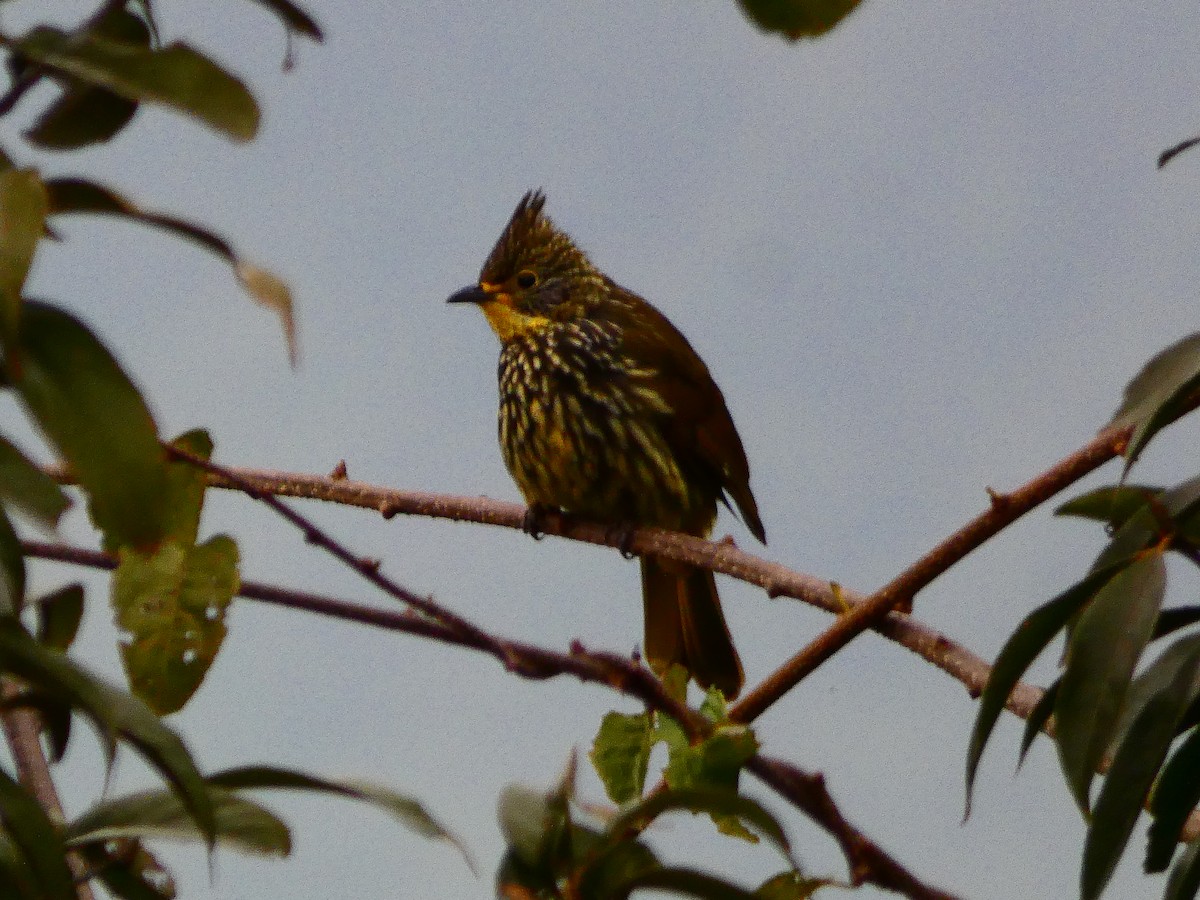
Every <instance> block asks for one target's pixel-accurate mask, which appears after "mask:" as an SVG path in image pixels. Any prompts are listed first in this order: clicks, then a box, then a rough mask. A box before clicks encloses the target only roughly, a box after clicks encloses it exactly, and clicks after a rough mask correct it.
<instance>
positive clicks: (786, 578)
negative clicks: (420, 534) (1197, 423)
mask: <svg viewBox="0 0 1200 900" xmlns="http://www.w3.org/2000/svg"><path fill="white" fill-rule="evenodd" d="M224 468H225V471H227V472H228V473H229V475H230V476H232V477H222V476H221V475H219V474H214V473H210V475H209V481H210V484H212V485H213V486H214V487H220V488H228V489H233V490H240V489H241V488H239V487H238V485H237V484H236V483H235V482H234V480H233V477H236V478H237V479H238V481H240V482H245V483H247V484H250V485H253V486H254V488H255V489H256V490H258V491H261V492H264V493H270V494H275V495H278V496H286V497H298V498H304V499H311V500H324V501H328V502H331V503H338V504H341V505H347V506H357V507H360V508H363V509H371V510H375V511H377V512H379V513H380V514H381V515H383V516H384V517H385V518H391V517H392V516H395V515H400V514H404V515H414V516H427V517H430V518H440V519H450V520H451V521H456V522H475V523H478V524H483V525H496V526H500V527H505V528H514V529H521V528H522V527H523V525H524V520H525V511H526V508H525V507H524V506H523V505H521V504H519V503H511V502H506V501H503V500H493V499H490V498H488V497H460V496H453V495H450V494H437V493H431V492H427V491H403V490H394V489H390V488H384V487H379V486H376V485H372V484H367V483H366V482H359V481H350V480H348V479H346V478H345V477H344V476H343V477H327V476H320V475H306V474H299V473H294V472H278V471H270V470H263V469H248V468H238V467H234V466H227V467H224ZM340 468H341V467H340V466H339V469H340ZM55 474H56V476H57V477H58V478H60V479H61V480H68V479H66V477H65V475H64V474H63V473H62V472H56V473H55ZM540 525H541V528H542V529H543V530H544V532H545V533H546V534H549V535H554V536H557V537H562V538H566V539H569V540H574V541H580V542H583V543H589V544H596V545H600V546H607V547H613V548H617V549H620V547H621V539H620V536H618V535H614V534H613V530H612V529H611V528H610V527H608V526H605V525H603V524H601V523H596V522H589V521H585V520H582V519H577V518H575V517H573V516H566V515H562V514H557V513H550V514H548V515H547V516H546V517H545V520H544V521H543V522H542V523H540ZM628 549H629V550H630V551H631V552H633V553H637V554H640V555H654V556H662V557H666V558H668V559H676V560H680V561H681V562H687V563H690V564H692V565H696V566H702V567H704V568H707V569H711V570H712V571H714V572H720V573H721V574H724V575H728V576H730V577H731V578H735V579H737V580H739V581H744V582H746V583H748V584H753V585H757V586H758V587H761V588H762V589H763V590H765V591H766V592H767V594H768V595H769V596H771V597H773V598H777V597H789V598H792V599H796V600H801V601H803V602H804V603H807V604H809V605H811V606H815V607H817V608H819V609H823V610H825V611H826V612H831V613H834V614H842V613H846V612H847V611H848V610H849V611H854V610H856V609H857V608H858V607H859V606H861V605H862V604H863V603H865V602H866V600H867V597H866V595H864V594H860V593H858V592H855V591H851V590H848V589H845V588H839V589H838V590H836V591H835V590H834V589H833V587H832V586H831V585H830V583H829V582H828V581H823V580H821V579H819V578H816V577H814V576H812V575H806V574H804V573H802V572H797V571H794V570H792V569H789V568H787V567H786V566H783V565H780V564H779V563H775V562H771V561H770V560H766V559H763V558H761V557H758V556H755V555H753V554H751V553H747V552H746V551H744V550H740V549H738V548H737V547H736V546H735V545H734V544H733V543H732V542H730V541H728V540H725V541H717V542H713V541H706V540H703V539H701V538H697V537H692V536H690V535H685V534H679V533H677V532H671V531H660V530H658V529H655V528H638V529H635V530H634V532H633V534H632V537H631V539H630V541H629V543H628ZM870 627H871V628H872V629H874V630H875V631H877V632H878V633H879V634H882V635H883V636H884V637H887V638H889V639H891V640H893V641H895V642H896V643H898V644H900V645H902V646H904V647H906V648H908V649H909V650H911V651H912V652H913V653H916V654H917V655H918V656H920V657H921V658H922V659H925V660H926V661H928V662H930V663H932V664H933V665H935V666H937V667H938V668H939V669H941V670H942V671H944V672H946V673H947V674H948V675H950V676H951V677H953V678H955V679H956V680H958V681H959V682H961V683H962V684H963V685H964V686H965V687H966V689H967V691H968V693H970V695H971V696H972V697H978V696H979V694H980V692H981V691H982V690H983V686H984V684H986V683H987V679H988V675H989V674H990V673H991V666H990V665H989V664H988V663H987V662H986V661H985V660H983V659H982V658H981V657H979V656H978V655H976V654H975V653H972V652H971V651H970V650H968V649H967V648H965V647H963V646H962V645H961V644H959V643H957V642H955V641H953V640H952V639H950V638H949V637H947V636H946V635H944V634H942V633H940V632H937V631H935V630H933V629H931V628H929V627H928V626H926V625H924V624H922V623H920V622H918V621H916V620H915V619H912V618H911V617H909V616H907V615H905V614H903V613H896V612H893V613H890V614H888V615H886V616H885V617H884V618H883V619H882V620H879V621H875V622H873V623H872V624H871V625H870ZM1041 695H1042V691H1041V689H1040V688H1036V687H1033V686H1032V685H1028V684H1024V683H1021V684H1018V685H1017V687H1016V688H1015V689H1014V690H1013V693H1012V694H1011V695H1010V697H1009V700H1008V709H1009V710H1010V711H1011V712H1013V713H1014V714H1016V715H1018V716H1020V717H1021V718H1028V717H1029V714H1030V712H1032V710H1033V708H1034V706H1036V705H1037V702H1038V700H1039V699H1041ZM739 706H740V704H739ZM737 708H738V707H736V706H735V707H734V709H735V710H736V709H737ZM747 721H748V720H747Z"/></svg>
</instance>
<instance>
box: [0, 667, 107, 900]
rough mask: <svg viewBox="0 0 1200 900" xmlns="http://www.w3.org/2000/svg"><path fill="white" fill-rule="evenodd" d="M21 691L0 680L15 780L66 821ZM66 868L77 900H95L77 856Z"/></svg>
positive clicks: (1, 720)
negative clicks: (14, 765)
mask: <svg viewBox="0 0 1200 900" xmlns="http://www.w3.org/2000/svg"><path fill="white" fill-rule="evenodd" d="M22 690H23V689H22V688H21V685H20V683H19V682H18V681H16V680H15V679H13V678H9V677H7V676H6V677H3V678H0V726H2V727H3V729H4V737H5V740H6V742H7V743H8V749H9V751H10V752H11V753H12V757H13V762H14V763H15V764H16V767H17V779H18V780H19V781H20V783H21V786H22V787H23V788H25V790H27V791H28V792H29V793H30V795H31V796H32V797H33V799H34V800H36V801H37V804H38V806H40V807H41V808H42V809H43V810H44V811H45V813H46V815H47V816H48V817H49V818H50V819H51V821H54V822H57V823H59V824H61V823H63V822H65V821H66V814H65V813H64V812H63V807H62V801H61V800H60V799H59V796H58V789H57V788H56V787H55V786H54V778H53V777H52V776H51V774H50V764H49V762H48V761H47V760H46V753H45V750H44V749H43V748H42V717H41V716H40V715H39V714H38V712H37V710H35V709H33V708H31V707H29V706H24V705H22V704H21V695H22ZM67 868H68V869H70V870H71V875H72V877H73V878H74V879H75V893H76V894H77V895H78V897H79V900H95V894H94V893H93V892H92V886H91V885H90V884H88V881H87V879H88V870H87V864H86V863H85V862H84V860H83V859H82V858H81V857H80V856H79V854H78V853H75V852H73V851H72V852H69V853H67Z"/></svg>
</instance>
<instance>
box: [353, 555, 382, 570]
mask: <svg viewBox="0 0 1200 900" xmlns="http://www.w3.org/2000/svg"><path fill="white" fill-rule="evenodd" d="M358 564H359V565H360V566H362V567H363V569H365V570H366V571H368V572H378V571H379V568H380V567H381V566H382V565H383V560H382V559H377V558H375V557H371V556H362V557H359V560H358Z"/></svg>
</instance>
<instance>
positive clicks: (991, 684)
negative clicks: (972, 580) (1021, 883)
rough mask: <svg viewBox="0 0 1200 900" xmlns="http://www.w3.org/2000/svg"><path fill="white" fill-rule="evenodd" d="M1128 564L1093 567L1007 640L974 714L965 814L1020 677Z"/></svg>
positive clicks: (968, 813) (1022, 622)
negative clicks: (987, 750) (986, 750)
mask: <svg viewBox="0 0 1200 900" xmlns="http://www.w3.org/2000/svg"><path fill="white" fill-rule="evenodd" d="M1127 565H1129V562H1128V560H1126V561H1122V562H1119V563H1116V564H1114V565H1111V566H1107V567H1105V568H1103V569H1099V570H1093V571H1092V572H1091V573H1089V574H1088V576H1087V577H1086V578H1084V579H1083V580H1082V581H1079V582H1076V583H1075V584H1073V585H1072V586H1071V587H1069V588H1067V590H1065V591H1063V592H1062V593H1061V594H1059V595H1058V596H1057V597H1055V598H1054V599H1053V600H1051V601H1050V602H1049V603H1046V604H1044V605H1042V606H1040V607H1038V608H1037V609H1035V610H1034V611H1033V612H1031V613H1030V614H1029V615H1027V616H1026V617H1025V618H1024V619H1023V620H1022V621H1021V624H1020V625H1018V626H1017V630H1016V631H1014V632H1013V633H1012V635H1010V636H1009V638H1008V640H1007V641H1005V643H1004V647H1003V648H1002V649H1001V650H1000V655H999V656H997V657H996V662H995V664H994V665H993V666H992V674H991V675H990V676H989V677H988V682H987V684H986V685H984V688H983V695H982V696H981V697H980V698H979V713H978V714H977V715H976V717H975V727H974V728H973V729H972V730H971V742H970V745H969V747H968V749H967V801H966V812H965V814H964V818H966V817H967V816H970V815H971V792H972V789H973V788H974V785H975V775H976V773H977V772H978V770H979V760H980V758H981V757H982V756H983V751H984V748H985V747H986V746H987V742H988V738H989V737H990V736H991V734H992V729H993V728H995V726H996V721H997V720H998V719H999V718H1000V713H1001V712H1002V711H1003V709H1004V704H1005V703H1006V702H1008V695H1009V694H1011V693H1012V690H1013V688H1014V687H1015V686H1016V684H1017V682H1018V681H1020V680H1021V676H1022V675H1024V674H1025V670H1026V669H1028V668H1029V667H1030V666H1031V665H1032V664H1033V661H1034V660H1035V659H1037V658H1038V657H1039V656H1041V654H1042V651H1043V650H1045V649H1046V647H1047V646H1048V645H1049V643H1050V642H1051V641H1052V640H1054V637H1055V635H1057V634H1058V633H1059V632H1060V631H1062V630H1063V628H1065V627H1066V625H1067V623H1068V622H1069V621H1070V620H1071V618H1072V617H1073V616H1074V615H1075V614H1076V613H1077V612H1079V610H1080V609H1082V608H1083V606H1084V605H1086V604H1087V603H1088V602H1089V601H1090V600H1091V599H1092V597H1094V596H1095V594H1096V592H1097V591H1098V590H1100V588H1101V587H1103V586H1104V585H1105V584H1107V583H1108V582H1109V581H1110V580H1111V579H1112V578H1114V577H1115V576H1116V575H1118V574H1119V573H1120V572H1121V571H1122V570H1123V569H1124V568H1125V567H1126V566H1127Z"/></svg>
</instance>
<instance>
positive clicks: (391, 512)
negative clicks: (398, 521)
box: [379, 500, 400, 519]
mask: <svg viewBox="0 0 1200 900" xmlns="http://www.w3.org/2000/svg"><path fill="white" fill-rule="evenodd" d="M399 513H400V505H399V504H398V503H396V502H395V501H393V500H384V501H383V502H382V503H380V504H379V514H380V515H381V516H383V517H384V518H385V519H392V518H395V517H396V516H397V515H399Z"/></svg>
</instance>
